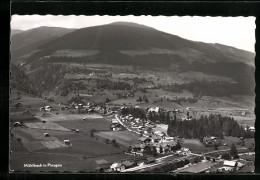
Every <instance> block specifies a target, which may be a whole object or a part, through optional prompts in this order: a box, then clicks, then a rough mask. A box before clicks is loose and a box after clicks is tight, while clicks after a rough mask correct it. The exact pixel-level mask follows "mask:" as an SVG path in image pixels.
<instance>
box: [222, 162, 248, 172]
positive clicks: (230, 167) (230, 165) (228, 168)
mask: <svg viewBox="0 0 260 180" xmlns="http://www.w3.org/2000/svg"><path fill="white" fill-rule="evenodd" d="M239 166H240V167H242V166H243V164H242V163H240V164H239ZM237 169H238V163H237V162H236V161H224V163H223V167H220V168H218V171H219V172H223V171H224V172H233V171H235V170H237Z"/></svg>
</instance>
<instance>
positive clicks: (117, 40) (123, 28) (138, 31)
mask: <svg viewBox="0 0 260 180" xmlns="http://www.w3.org/2000/svg"><path fill="white" fill-rule="evenodd" d="M39 50H40V52H38V53H37V54H36V55H35V56H33V58H34V60H35V59H37V58H35V57H39V58H40V57H44V56H50V57H53V58H54V57H57V56H59V55H57V54H63V53H60V52H63V51H64V50H66V51H69V52H70V53H68V54H69V55H68V56H70V54H73V53H74V51H75V50H82V52H84V53H83V54H82V56H85V57H87V59H90V60H91V61H102V60H101V59H105V58H108V57H112V58H116V59H125V61H128V62H129V61H131V63H132V59H142V61H145V63H144V64H147V62H146V61H147V60H145V59H149V64H151V65H152V64H153V63H155V64H156V65H157V63H156V62H155V61H157V60H158V58H155V56H162V57H164V59H169V60H167V62H164V64H166V65H169V64H171V63H174V62H175V61H178V59H183V58H184V59H185V61H186V62H193V61H197V62H202V63H205V62H212V63H216V62H244V63H247V64H249V65H253V62H254V54H253V53H250V52H247V51H243V50H239V49H236V48H232V47H227V46H224V45H220V44H209V43H202V42H194V41H190V40H186V39H183V38H181V37H178V36H175V35H171V34H167V33H164V32H161V31H158V30H156V29H154V28H150V27H147V26H144V25H139V24H135V23H126V22H118V23H111V24H108V25H101V26H94V27H87V28H82V29H78V30H75V31H73V32H72V33H69V34H65V35H64V36H61V37H59V38H56V39H55V40H53V41H50V42H48V43H45V44H43V45H41V46H39ZM91 52H92V53H91ZM93 52H95V53H94V55H93ZM154 55H155V56H154ZM63 56H64V55H63ZM152 56H154V57H152ZM153 59H155V60H154V61H153ZM115 61H116V60H114V62H110V63H119V64H120V63H122V62H119V61H117V62H115ZM120 61H122V60H120ZM138 61H139V60H138ZM164 61H166V60H164ZM181 61H182V60H181ZM106 63H109V62H106Z"/></svg>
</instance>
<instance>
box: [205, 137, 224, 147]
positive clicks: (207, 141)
mask: <svg viewBox="0 0 260 180" xmlns="http://www.w3.org/2000/svg"><path fill="white" fill-rule="evenodd" d="M203 144H204V145H205V146H214V145H215V144H220V139H219V138H217V137H214V136H212V137H204V138H203Z"/></svg>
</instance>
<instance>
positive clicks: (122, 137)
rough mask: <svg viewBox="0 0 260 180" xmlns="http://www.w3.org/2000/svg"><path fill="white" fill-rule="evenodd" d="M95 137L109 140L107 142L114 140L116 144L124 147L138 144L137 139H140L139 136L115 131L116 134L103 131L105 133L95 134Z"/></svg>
mask: <svg viewBox="0 0 260 180" xmlns="http://www.w3.org/2000/svg"><path fill="white" fill-rule="evenodd" d="M96 135H97V136H100V137H102V138H104V139H109V140H113V139H114V140H116V142H118V143H119V144H122V145H124V146H126V147H128V146H130V145H133V144H136V143H137V142H138V138H140V136H138V135H136V134H134V133H131V132H129V131H117V132H110V131H105V132H99V133H96Z"/></svg>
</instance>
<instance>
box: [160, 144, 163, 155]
mask: <svg viewBox="0 0 260 180" xmlns="http://www.w3.org/2000/svg"><path fill="white" fill-rule="evenodd" d="M162 153H163V148H162V146H160V154H162Z"/></svg>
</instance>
